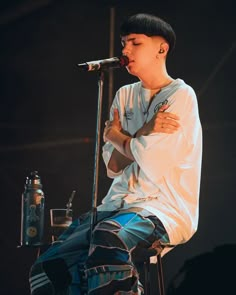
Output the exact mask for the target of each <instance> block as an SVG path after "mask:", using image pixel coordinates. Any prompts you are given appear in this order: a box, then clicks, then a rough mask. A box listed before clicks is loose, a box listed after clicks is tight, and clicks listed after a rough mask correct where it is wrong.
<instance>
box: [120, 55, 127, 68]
mask: <svg viewBox="0 0 236 295" xmlns="http://www.w3.org/2000/svg"><path fill="white" fill-rule="evenodd" d="M128 64H129V59H128V57H127V56H126V55H122V56H121V57H120V66H121V67H125V66H127V65H128Z"/></svg>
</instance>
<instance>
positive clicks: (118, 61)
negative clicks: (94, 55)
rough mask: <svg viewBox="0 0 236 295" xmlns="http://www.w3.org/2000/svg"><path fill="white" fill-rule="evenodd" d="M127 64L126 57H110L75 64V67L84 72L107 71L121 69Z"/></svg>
mask: <svg viewBox="0 0 236 295" xmlns="http://www.w3.org/2000/svg"><path fill="white" fill-rule="evenodd" d="M128 64H129V59H128V57H127V56H125V55H122V56H120V57H112V58H107V59H101V60H95V61H89V62H85V63H82V64H77V66H78V67H79V68H81V69H83V70H85V71H99V70H108V69H111V68H122V67H125V66H127V65H128Z"/></svg>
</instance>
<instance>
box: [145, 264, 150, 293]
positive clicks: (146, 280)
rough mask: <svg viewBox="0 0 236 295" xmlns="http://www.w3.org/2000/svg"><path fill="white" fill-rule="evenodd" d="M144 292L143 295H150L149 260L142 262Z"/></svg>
mask: <svg viewBox="0 0 236 295" xmlns="http://www.w3.org/2000/svg"><path fill="white" fill-rule="evenodd" d="M144 292H145V295H151V293H150V260H149V259H148V260H147V261H146V262H144Z"/></svg>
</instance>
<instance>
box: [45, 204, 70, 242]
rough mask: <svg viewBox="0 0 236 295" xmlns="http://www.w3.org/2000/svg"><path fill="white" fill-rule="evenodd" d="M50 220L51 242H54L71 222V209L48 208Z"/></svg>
mask: <svg viewBox="0 0 236 295" xmlns="http://www.w3.org/2000/svg"><path fill="white" fill-rule="evenodd" d="M50 221H51V233H52V242H55V241H56V240H57V239H58V237H59V236H60V235H61V234H62V233H63V232H64V231H65V230H66V229H67V228H68V227H69V226H70V224H71V223H72V209H69V210H68V209H50Z"/></svg>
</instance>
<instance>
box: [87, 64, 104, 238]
mask: <svg viewBox="0 0 236 295" xmlns="http://www.w3.org/2000/svg"><path fill="white" fill-rule="evenodd" d="M103 84H104V72H103V71H102V70H99V75H98V102H97V122H96V140H95V153H94V178H93V194H92V209H91V213H92V215H91V219H90V228H91V232H90V235H91V237H92V231H93V228H94V225H95V223H96V221H97V193H98V172H99V155H100V154H99V153H100V141H101V117H102V99H103Z"/></svg>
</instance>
